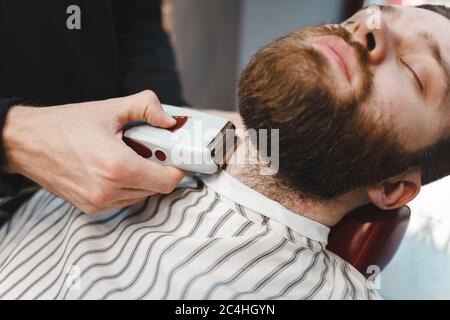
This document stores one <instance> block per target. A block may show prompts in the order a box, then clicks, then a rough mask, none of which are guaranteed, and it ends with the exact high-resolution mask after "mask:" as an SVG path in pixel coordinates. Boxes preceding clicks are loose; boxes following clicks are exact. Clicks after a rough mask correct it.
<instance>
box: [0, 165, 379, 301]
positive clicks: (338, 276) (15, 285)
mask: <svg viewBox="0 0 450 320" xmlns="http://www.w3.org/2000/svg"><path fill="white" fill-rule="evenodd" d="M230 184H232V185H230ZM230 187H231V189H232V190H231V191H230ZM233 194H234V195H238V196H236V198H238V200H239V201H237V200H236V199H232V198H230V197H231V196H232V195H233ZM240 200H242V201H240ZM246 202H247V203H246ZM248 203H250V205H248ZM255 203H256V204H257V205H256V208H257V209H258V207H260V206H261V205H263V207H264V210H263V211H262V212H261V210H260V209H258V210H255ZM252 204H253V205H252ZM271 212H275V214H273V213H271ZM284 215H287V216H286V217H285V216H284ZM286 223H290V224H288V225H287V224H286ZM303 231H304V232H303ZM326 237H327V228H325V227H324V226H320V225H318V224H315V223H313V222H311V221H308V220H306V219H305V218H303V217H300V216H298V215H294V214H293V213H292V212H289V211H287V210H286V209H284V211H283V210H281V211H280V206H279V205H278V206H277V204H276V203H273V202H271V200H269V199H267V198H265V197H263V196H262V195H260V194H258V193H256V192H255V191H253V190H251V189H249V188H247V187H245V186H244V185H242V184H240V183H239V182H237V181H236V180H233V178H231V177H230V176H228V175H227V174H226V173H225V172H223V173H221V174H219V175H216V176H213V177H209V178H206V179H204V183H201V185H200V187H198V188H195V189H190V188H184V189H178V190H176V191H175V192H173V193H171V194H170V195H166V196H155V197H152V198H150V199H148V200H147V201H145V202H144V203H140V204H139V205H136V206H134V207H131V208H123V209H118V210H114V211H111V212H107V213H102V214H100V215H97V216H87V215H85V214H83V213H82V212H80V211H79V210H78V209H76V208H74V207H73V206H72V205H70V204H69V203H67V202H65V201H63V200H61V199H59V198H57V197H56V196H54V195H52V194H50V193H48V192H47V191H45V190H40V191H39V192H38V193H36V194H35V195H34V196H33V197H32V198H31V199H30V200H29V201H27V202H26V203H24V204H23V205H22V207H21V208H20V209H19V210H18V212H17V213H16V214H15V215H14V216H13V218H12V219H11V220H9V221H8V222H7V223H6V224H5V225H3V226H2V228H1V229H0V299H375V298H379V296H378V294H377V292H376V291H374V290H372V289H371V285H370V283H368V282H367V281H366V279H365V278H364V277H363V276H362V275H361V274H359V273H358V271H356V270H355V269H354V268H353V267H352V266H350V265H349V264H347V263H346V262H344V261H343V260H342V259H340V258H339V257H337V256H335V255H334V254H332V253H330V252H328V251H327V250H325V249H324V248H325V245H326Z"/></svg>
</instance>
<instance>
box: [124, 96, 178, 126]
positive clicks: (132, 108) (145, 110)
mask: <svg viewBox="0 0 450 320" xmlns="http://www.w3.org/2000/svg"><path fill="white" fill-rule="evenodd" d="M121 99H124V100H125V103H123V104H122V103H119V104H120V105H121V106H120V108H121V110H122V112H121V113H120V115H119V122H120V125H121V126H125V125H126V124H128V123H130V122H132V121H139V120H145V121H147V122H148V123H149V124H151V125H153V126H157V127H162V128H171V127H173V126H174V125H175V124H176V120H175V119H174V118H173V117H171V116H170V115H168V114H167V113H166V112H164V110H163V109H162V108H161V103H160V102H159V99H158V97H157V96H156V94H155V93H154V92H153V91H150V90H146V91H142V92H140V93H137V94H134V95H131V96H128V97H125V98H121ZM124 105H125V108H124Z"/></svg>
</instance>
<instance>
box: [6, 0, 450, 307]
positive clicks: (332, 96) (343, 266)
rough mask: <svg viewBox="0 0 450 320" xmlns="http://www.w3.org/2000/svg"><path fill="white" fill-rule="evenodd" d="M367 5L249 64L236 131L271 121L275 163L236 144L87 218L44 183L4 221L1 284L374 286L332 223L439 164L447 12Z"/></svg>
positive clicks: (230, 293) (23, 287)
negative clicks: (129, 201) (150, 193)
mask: <svg viewBox="0 0 450 320" xmlns="http://www.w3.org/2000/svg"><path fill="white" fill-rule="evenodd" d="M371 12H373V11H369V10H362V11H360V12H358V13H357V14H356V15H355V16H353V17H352V18H350V19H349V20H348V21H346V22H345V23H343V24H342V25H339V26H320V27H310V28H305V29H302V30H298V31H295V32H293V33H291V34H289V35H287V36H285V37H283V38H280V39H279V40H277V41H275V42H274V43H272V44H270V45H269V46H267V47H265V48H263V49H262V50H261V51H260V52H258V53H257V54H256V55H255V56H254V58H253V59H252V61H251V62H250V63H249V65H248V66H247V67H246V68H245V70H244V71H243V73H242V76H241V79H240V84H239V106H240V113H241V116H242V118H243V121H244V124H245V126H246V128H247V131H246V133H248V137H249V139H247V138H248V137H246V136H244V137H243V138H244V140H245V141H248V140H249V141H250V142H251V144H250V147H249V148H250V149H252V148H253V149H258V146H259V145H260V143H259V142H260V141H256V140H255V139H256V138H255V136H253V135H252V134H251V132H252V131H253V130H257V131H258V130H260V131H261V130H269V131H270V132H271V133H273V132H277V135H278V136H279V141H278V146H279V172H278V173H277V174H275V175H263V174H261V172H263V171H264V169H267V167H266V165H264V164H258V163H254V162H253V161H249V157H250V156H249V154H250V152H248V151H249V150H246V147H247V146H248V145H247V144H245V143H241V145H240V146H239V149H238V150H237V154H238V157H241V158H239V159H238V160H240V161H237V162H236V163H233V164H230V165H228V167H227V168H226V170H225V171H224V172H221V173H219V174H217V175H215V176H211V177H204V178H201V181H200V185H199V187H198V188H192V189H190V188H183V189H178V190H176V191H175V192H173V193H171V194H169V195H166V196H155V197H152V198H150V199H148V200H147V201H145V202H143V203H141V204H139V205H136V206H134V207H132V208H124V209H121V210H114V211H110V212H106V213H103V214H100V215H97V216H94V217H89V216H87V215H84V214H83V213H82V212H80V210H78V209H77V208H75V207H73V206H72V205H70V204H69V203H67V202H65V201H64V200H62V199H59V198H57V197H55V196H52V195H51V194H50V193H48V192H47V191H45V190H41V191H40V192H38V193H37V194H36V195H35V196H34V197H33V198H32V199H31V200H30V201H28V202H27V203H25V204H24V205H23V206H22V207H21V208H20V209H19V211H18V212H17V213H16V214H15V216H14V218H13V219H12V220H10V221H9V223H8V224H7V225H5V226H4V227H3V228H2V229H1V230H0V298H12V299H15V298H47V299H53V298H56V299H84V298H87V299H107V298H112V299H119V298H127V299H145V298H146V299H374V298H379V296H378V294H377V292H376V291H375V290H374V289H373V287H372V286H371V284H370V283H368V281H366V279H365V278H364V277H363V276H362V275H361V274H360V273H359V272H358V271H356V270H355V269H354V268H353V267H352V266H350V265H349V264H348V263H346V262H345V261H343V260H342V259H340V258H339V257H337V256H336V255H334V254H333V253H331V252H329V251H327V250H326V248H325V246H326V243H327V237H328V232H329V228H330V227H332V226H334V225H335V224H337V223H338V222H339V221H340V220H341V219H342V218H343V217H344V216H345V215H346V214H347V213H348V212H350V211H352V210H353V209H355V208H357V207H359V206H362V205H365V204H368V203H370V202H372V203H374V204H375V205H377V206H378V207H380V208H382V209H395V208H399V207H401V206H403V205H405V204H406V203H408V202H409V201H411V200H412V199H413V198H414V197H415V196H416V195H417V194H418V193H419V191H420V188H421V186H422V185H423V184H426V183H430V182H432V181H435V180H437V179H439V178H442V177H444V176H446V175H447V174H448V173H449V166H448V160H449V159H450V152H449V141H450V140H449V130H448V129H449V128H448V127H449V124H450V120H449V119H450V108H448V105H447V101H448V95H449V68H448V63H449V56H448V55H447V54H446V52H450V41H449V40H448V38H447V37H446V33H445V32H442V31H443V30H447V29H448V28H450V21H449V19H448V18H449V17H450V10H449V9H446V8H445V7H438V6H423V7H420V8H416V7H380V8H379V13H380V19H379V22H380V25H379V26H376V27H375V28H369V24H368V23H367V21H368V19H369V15H370V14H371ZM275 130H279V131H275ZM270 142H271V145H270V146H271V147H273V146H274V144H277V141H270ZM242 150H244V151H245V152H240V151H242ZM250 151H251V150H250ZM258 151H259V155H260V156H261V157H262V158H264V159H269V158H270V157H273V154H270V155H269V154H266V152H265V150H264V148H259V150H258ZM272 167H273V166H272ZM266 172H267V171H266Z"/></svg>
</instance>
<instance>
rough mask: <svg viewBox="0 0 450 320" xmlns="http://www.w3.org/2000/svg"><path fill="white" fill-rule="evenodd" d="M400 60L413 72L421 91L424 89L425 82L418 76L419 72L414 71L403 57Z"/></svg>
mask: <svg viewBox="0 0 450 320" xmlns="http://www.w3.org/2000/svg"><path fill="white" fill-rule="evenodd" d="M398 59H399V61H400V62H401V63H402V64H403V65H404V66H405V67H406V68H407V69H408V70H409V71H410V72H411V73H412V74H413V76H414V79H415V81H416V83H417V86H418V87H419V89H420V91H423V84H422V82H421V81H420V79H419V77H418V76H417V73H416V72H415V71H414V69H413V68H411V67H410V66H409V65H408V64H407V63H406V62H405V61H404V60H403V59H402V58H398Z"/></svg>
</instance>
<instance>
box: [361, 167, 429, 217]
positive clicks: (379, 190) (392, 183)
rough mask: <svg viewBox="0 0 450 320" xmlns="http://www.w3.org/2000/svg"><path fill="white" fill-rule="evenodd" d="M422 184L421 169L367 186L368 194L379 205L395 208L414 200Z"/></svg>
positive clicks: (382, 207)
mask: <svg viewBox="0 0 450 320" xmlns="http://www.w3.org/2000/svg"><path fill="white" fill-rule="evenodd" d="M421 186H422V179H421V172H420V170H417V171H413V172H409V173H405V174H403V175H400V176H397V177H394V178H391V179H389V180H387V181H385V182H383V183H380V184H378V185H375V186H370V187H368V188H367V194H368V196H369V198H370V200H371V201H372V203H373V204H375V205H376V206H377V207H379V208H380V209H383V210H394V209H398V208H401V207H403V206H404V205H406V204H407V203H408V202H410V201H412V200H413V199H414V198H415V197H416V196H417V195H418V194H419V192H420V189H421Z"/></svg>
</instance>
